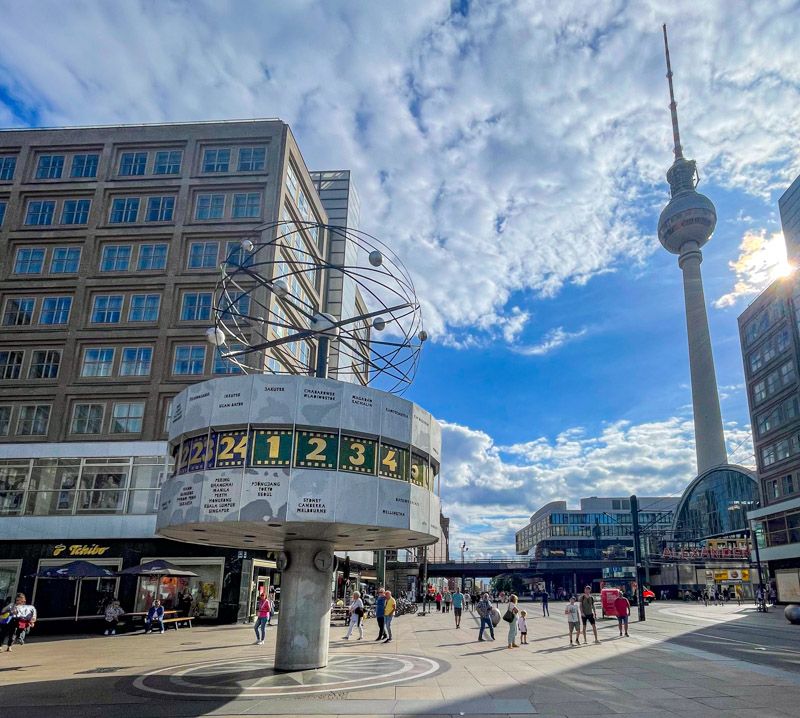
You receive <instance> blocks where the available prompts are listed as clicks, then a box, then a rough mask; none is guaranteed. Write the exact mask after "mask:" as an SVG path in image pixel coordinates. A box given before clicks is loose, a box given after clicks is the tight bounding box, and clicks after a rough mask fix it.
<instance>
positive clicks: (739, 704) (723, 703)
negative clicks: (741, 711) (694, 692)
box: [695, 696, 752, 710]
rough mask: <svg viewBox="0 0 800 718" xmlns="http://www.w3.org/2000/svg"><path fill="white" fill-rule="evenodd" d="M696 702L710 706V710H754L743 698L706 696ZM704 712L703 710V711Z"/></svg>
mask: <svg viewBox="0 0 800 718" xmlns="http://www.w3.org/2000/svg"><path fill="white" fill-rule="evenodd" d="M695 702H696V703H697V704H698V707H699V706H700V705H704V706H709V707H710V708H720V709H722V708H724V709H728V708H752V706H748V705H747V702H746V701H744V700H743V699H742V697H741V696H705V697H702V698H696V699H695ZM701 710H702V709H701Z"/></svg>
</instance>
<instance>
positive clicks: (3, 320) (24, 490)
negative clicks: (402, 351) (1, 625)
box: [0, 120, 366, 620]
mask: <svg viewBox="0 0 800 718" xmlns="http://www.w3.org/2000/svg"><path fill="white" fill-rule="evenodd" d="M348 208H349V205H348ZM350 216H352V213H351V215H350ZM328 219H329V218H328V214H327V212H326V210H325V207H324V205H323V203H322V201H321V200H320V198H319V196H318V194H317V191H316V188H315V182H314V180H313V179H312V177H311V175H310V173H309V172H308V170H307V168H306V166H305V162H304V161H303V157H302V155H301V153H300V150H299V148H298V146H297V143H296V142H295V140H294V137H293V136H292V133H291V130H290V129H289V127H288V126H287V125H286V124H285V123H283V122H281V121H280V120H256V121H241V122H240V121H237V122H207V123H190V124H166V125H149V126H146V125H139V126H114V127H88V128H67V129H34V130H10V131H3V132H0V267H1V268H2V270H1V271H2V275H1V276H0V325H2V333H0V392H1V394H0V537H2V540H0V594H2V595H5V594H6V593H9V592H13V591H14V590H16V588H17V587H20V588H22V589H24V590H25V591H27V592H28V594H29V596H32V598H33V600H34V601H35V602H36V603H37V604H38V605H39V607H40V609H42V610H40V615H44V616H45V617H47V616H48V615H49V616H57V615H67V614H68V613H69V612H70V611H74V607H70V606H69V602H70V600H71V598H70V595H68V594H70V589H69V587H67V586H65V585H63V586H59V587H58V588H56V587H55V584H54V582H52V583H51V584H50V585H48V591H47V595H48V598H47V599H45V598H44V594H41V592H38V593H37V588H38V586H37V584H36V583H35V582H34V581H33V580H32V579H29V578H27V577H28V576H29V575H30V574H31V573H33V572H35V571H36V570H37V569H38V568H40V567H42V566H46V565H52V564H54V563H59V562H63V561H65V560H70V559H72V558H75V557H76V556H83V557H86V556H89V557H91V559H92V560H94V561H95V562H96V563H101V564H106V565H108V566H111V567H113V568H122V567H126V566H128V565H131V564H134V563H139V562H140V561H141V560H144V559H146V558H156V557H162V558H169V559H170V560H173V561H175V562H176V563H180V564H182V565H186V566H187V567H189V568H192V569H193V570H195V571H196V572H197V573H198V574H199V577H198V578H197V579H192V580H190V581H188V582H186V581H183V582H180V581H175V582H173V583H164V584H163V585H162V586H161V587H160V588H159V587H155V586H150V587H146V586H144V583H141V584H138V585H137V586H131V587H130V590H129V591H128V593H126V594H125V595H124V596H123V601H124V603H126V605H125V607H126V609H127V610H134V609H136V610H138V609H140V608H141V607H142V605H143V604H142V601H143V600H144V598H143V597H144V596H146V595H147V594H148V592H149V593H150V595H151V596H152V595H153V593H154V592H155V591H157V590H158V591H161V593H162V596H163V597H164V598H165V599H167V602H168V603H169V602H170V601H172V600H174V598H175V595H176V593H177V592H179V591H181V590H183V589H184V588H188V589H189V590H190V591H191V592H192V593H193V595H194V596H195V600H196V603H197V604H198V605H199V604H202V608H201V609H200V610H201V615H203V616H206V617H209V618H218V619H220V620H234V619H235V618H236V617H237V616H238V617H242V616H243V615H246V614H247V612H248V610H249V609H248V601H250V600H251V599H252V596H253V592H254V589H255V587H256V586H257V585H258V584H264V583H268V582H269V581H270V580H274V579H275V571H274V568H275V564H274V562H273V561H272V557H271V556H269V555H267V554H266V553H259V552H247V551H234V550H227V549H211V548H201V547H196V546H192V545H189V544H182V543H176V542H172V541H165V540H162V539H155V538H154V528H155V510H156V507H157V500H158V495H159V486H160V483H161V480H162V478H163V476H164V475H165V473H166V472H167V471H168V468H169V463H168V462H169V459H168V458H167V457H166V442H165V439H166V428H165V427H166V422H167V421H168V419H169V417H170V412H171V400H172V397H173V396H175V395H176V394H177V393H178V392H179V391H180V390H181V389H183V388H185V387H186V386H187V385H188V384H194V383H196V382H198V381H201V380H203V379H207V378H211V377H213V376H218V375H223V374H231V373H237V372H238V371H240V370H239V367H237V366H236V365H235V364H234V363H232V362H230V361H227V360H225V359H223V358H222V357H221V356H220V355H219V354H218V352H217V350H216V349H215V348H214V347H213V346H212V345H210V344H209V343H207V341H206V339H205V336H204V334H205V330H206V329H207V328H208V327H209V326H210V324H211V323H212V305H213V290H214V286H215V283H216V281H217V278H218V275H219V271H220V265H221V264H225V263H229V262H233V261H238V260H239V259H241V257H242V255H241V252H242V251H243V250H242V246H241V242H242V240H243V239H245V238H248V237H252V235H253V231H254V228H256V227H258V226H259V225H263V224H265V223H270V222H275V223H277V222H279V221H280V222H282V223H283V224H282V225H281V226H280V227H279V228H273V229H271V230H263V231H261V238H262V240H264V241H266V240H270V239H273V238H275V236H276V235H277V236H281V235H282V233H283V230H282V228H284V227H291V226H294V227H299V229H298V231H297V232H296V233H294V234H293V235H292V236H291V237H287V238H286V240H282V241H280V242H279V245H280V246H279V247H278V248H277V249H276V250H275V257H274V260H275V265H274V266H282V267H287V266H288V267H289V268H290V269H291V267H292V265H293V263H295V262H296V261H298V260H297V257H298V256H300V255H301V254H302V255H304V256H306V257H308V256H311V257H313V258H315V261H323V260H325V259H327V258H328V253H329V239H328V233H327V232H320V231H318V229H317V228H316V227H315V226H311V224H310V223H314V224H315V223H322V224H325V223H327V222H328ZM278 253H280V254H278ZM276 271H277V270H276ZM310 276H312V275H310V274H309V273H298V274H297V275H296V276H294V277H293V280H292V283H291V287H290V291H291V293H292V295H294V296H299V297H301V298H302V300H303V302H305V303H306V304H307V305H310V306H313V307H315V308H317V309H323V308H324V307H325V306H326V305H327V304H328V303H329V302H328V298H327V297H326V291H327V287H326V285H325V283H324V281H325V277H324V274H323V273H319V276H318V277H317V278H316V279H314V280H313V281H311V280H310V279H309V277H310ZM264 291H265V292H266V290H264ZM248 301H249V300H248V298H247V297H239V298H237V297H233V298H232V299H231V302H232V304H231V311H232V312H233V311H236V312H238V313H239V314H240V315H247V314H248ZM264 301H265V302H266V304H267V305H268V306H269V311H270V317H271V318H275V317H278V318H284V319H285V320H286V321H287V323H292V324H294V323H300V324H301V325H302V322H303V321H305V320H304V318H303V317H301V316H294V314H295V312H294V311H293V309H292V307H291V305H289V304H284V303H283V302H282V301H281V300H280V299H278V298H277V297H274V296H273V297H269V296H267V297H265V298H264ZM316 350H317V347H316V344H315V343H314V342H313V341H306V340H304V341H295V342H292V343H288V344H284V345H283V346H282V347H278V348H275V349H272V350H269V351H266V352H264V353H263V354H262V355H260V356H259V362H260V366H262V367H263V369H264V371H286V372H291V373H308V371H309V369H310V367H313V366H314V364H315V352H316ZM364 376H366V372H362V373H361V374H360V375H359V376H358V377H357V378H359V379H363V377H364ZM61 583H63V584H66V583H67V582H61ZM87 584H88V582H87ZM62 588H63V589H65V590H61V589H62ZM119 588H120V586H119V584H118V583H117V584H116V585H115V586H101V585H99V584H98V586H97V587H96V589H90V587H89V586H88V585H87V586H86V587H85V589H84V591H83V593H82V599H81V600H82V604H81V607H80V611H81V613H83V612H86V611H88V612H89V613H94V608H95V603H96V602H97V600H98V593H102V592H103V591H116V590H119ZM123 589H125V590H126V591H127V588H126V587H125V585H123ZM62 594H63V595H62ZM58 611H63V614H59V613H58Z"/></svg>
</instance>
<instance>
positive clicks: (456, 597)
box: [452, 588, 464, 628]
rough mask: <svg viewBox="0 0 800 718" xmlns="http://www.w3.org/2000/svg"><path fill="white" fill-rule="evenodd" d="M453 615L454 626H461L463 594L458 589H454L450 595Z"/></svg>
mask: <svg viewBox="0 0 800 718" xmlns="http://www.w3.org/2000/svg"><path fill="white" fill-rule="evenodd" d="M452 601H453V616H455V619H456V628H461V610H462V609H463V608H464V594H463V593H461V590H460V589H458V588H457V589H456V590H455V593H453V595H452Z"/></svg>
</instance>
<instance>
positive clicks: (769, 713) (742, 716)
mask: <svg viewBox="0 0 800 718" xmlns="http://www.w3.org/2000/svg"><path fill="white" fill-rule="evenodd" d="M787 716H792V717H793V718H796V717H797V710H794V711H791V712H788V713H787V712H785V711H782V710H778V709H777V708H764V709H760V710H759V711H758V713H754V712H753V709H752V708H748V709H747V710H742V709H741V708H736V709H734V710H726V711H725V718H786V717H787Z"/></svg>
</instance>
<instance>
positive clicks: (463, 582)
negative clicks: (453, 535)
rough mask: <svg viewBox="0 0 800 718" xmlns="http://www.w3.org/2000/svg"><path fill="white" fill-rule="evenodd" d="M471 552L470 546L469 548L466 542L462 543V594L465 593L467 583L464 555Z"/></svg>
mask: <svg viewBox="0 0 800 718" xmlns="http://www.w3.org/2000/svg"><path fill="white" fill-rule="evenodd" d="M467 551H469V546H467V542H466V541H462V542H461V593H464V585H465V583H466V577H465V576H464V554H466V552H467Z"/></svg>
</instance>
